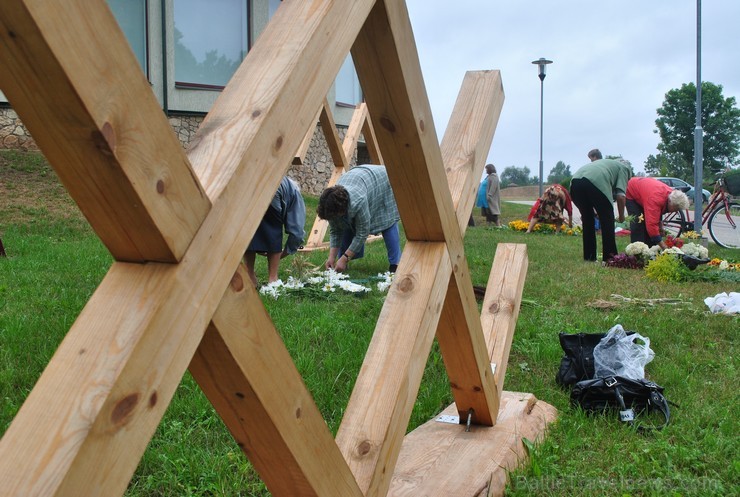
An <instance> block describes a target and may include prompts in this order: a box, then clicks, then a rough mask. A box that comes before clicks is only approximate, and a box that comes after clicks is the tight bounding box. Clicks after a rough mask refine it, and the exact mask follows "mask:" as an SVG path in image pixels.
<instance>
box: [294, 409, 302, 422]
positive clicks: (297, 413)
mask: <svg viewBox="0 0 740 497" xmlns="http://www.w3.org/2000/svg"><path fill="white" fill-rule="evenodd" d="M301 414H302V413H301V408H300V407H299V408H297V409H296V410H295V418H296V419H301Z"/></svg>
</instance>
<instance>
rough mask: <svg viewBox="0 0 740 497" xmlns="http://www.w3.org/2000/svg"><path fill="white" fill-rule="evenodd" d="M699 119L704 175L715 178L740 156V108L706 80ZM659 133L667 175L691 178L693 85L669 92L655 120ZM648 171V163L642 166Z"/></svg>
mask: <svg viewBox="0 0 740 497" xmlns="http://www.w3.org/2000/svg"><path fill="white" fill-rule="evenodd" d="M701 91H702V98H701V119H702V129H703V131H704V138H703V149H704V153H703V164H704V171H703V174H704V175H705V176H708V177H715V176H716V175H717V173H719V172H721V171H722V170H723V169H725V168H726V167H728V166H731V165H732V164H733V163H735V162H737V160H738V154H740V109H738V108H737V107H736V106H735V97H729V98H724V97H723V96H722V85H715V84H714V83H710V82H708V81H704V82H702V84H701ZM655 126H656V127H657V129H656V130H655V132H656V133H659V134H660V140H661V143H660V144H659V145H658V150H659V151H660V152H661V154H663V156H664V158H665V159H667V160H668V161H669V162H668V164H662V165H665V166H667V168H668V169H667V172H668V173H669V175H670V176H677V177H679V178H683V179H691V178H692V177H693V171H694V166H693V164H694V128H695V127H696V85H695V84H694V83H687V84H684V85H682V86H681V88H678V89H673V90H670V91H669V92H668V93H666V95H665V100H664V101H663V106H662V107H661V108H659V109H658V119H656V121H655ZM645 167H646V170H647V163H646V164H645Z"/></svg>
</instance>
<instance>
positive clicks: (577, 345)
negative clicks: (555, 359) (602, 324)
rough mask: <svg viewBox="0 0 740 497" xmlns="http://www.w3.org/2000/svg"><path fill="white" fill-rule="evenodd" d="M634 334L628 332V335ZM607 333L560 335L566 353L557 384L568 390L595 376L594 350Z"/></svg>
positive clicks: (559, 369) (561, 362)
mask: <svg viewBox="0 0 740 497" xmlns="http://www.w3.org/2000/svg"><path fill="white" fill-rule="evenodd" d="M632 334H634V332H633V331H628V332H627V335H632ZM605 336H606V333H562V332H561V333H560V335H559V338H560V347H561V348H562V349H563V352H564V353H565V354H564V355H563V358H562V359H561V360H560V367H559V368H558V372H557V373H556V374H555V382H556V383H557V384H558V385H560V386H561V387H563V388H568V387H570V386H573V385H575V384H576V383H578V382H579V381H582V380H590V379H591V378H593V377H594V375H595V370H594V348H595V347H596V346H597V345H598V344H599V342H601V339H602V338H604V337H605Z"/></svg>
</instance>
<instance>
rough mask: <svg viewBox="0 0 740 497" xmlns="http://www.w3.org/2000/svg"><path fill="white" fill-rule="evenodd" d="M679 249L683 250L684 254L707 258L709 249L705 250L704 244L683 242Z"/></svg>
mask: <svg viewBox="0 0 740 497" xmlns="http://www.w3.org/2000/svg"><path fill="white" fill-rule="evenodd" d="M681 250H683V253H684V254H686V255H691V256H694V257H697V258H699V259H708V258H709V250H707V248H706V247H705V246H703V245H699V244H697V243H693V242H689V243H684V245H683V247H681Z"/></svg>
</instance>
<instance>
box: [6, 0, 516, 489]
mask: <svg viewBox="0 0 740 497" xmlns="http://www.w3.org/2000/svg"><path fill="white" fill-rule="evenodd" d="M350 48H351V51H352V56H353V59H354V61H355V65H356V68H357V72H358V75H359V79H360V82H361V84H362V87H363V90H364V92H365V95H366V101H367V108H368V112H369V113H370V114H371V115H372V116H373V122H374V123H376V133H377V140H378V144H379V147H380V151H381V152H382V155H383V157H384V159H385V164H386V167H387V169H388V174H389V177H390V180H391V184H392V186H393V189H394V192H395V195H396V198H397V203H398V206H399V211H400V213H401V218H402V221H403V224H404V228H405V232H406V236H407V239H408V242H407V243H406V246H405V248H404V251H403V256H402V260H401V263H400V265H399V273H398V274H397V275H396V277H395V281H394V283H393V285H392V287H391V289H390V291H389V294H388V296H387V299H386V302H385V305H384V307H383V309H382V311H381V314H380V317H379V320H378V323H377V326H376V329H375V333H374V335H373V338H372V341H371V343H370V346H369V349H368V352H367V356H366V358H365V361H364V363H363V366H362V369H361V371H360V374H359V377H358V379H357V382H356V385H355V388H354V391H353V393H352V396H351V399H350V401H349V405H348V406H347V409H346V413H345V415H344V418H343V421H342V423H341V426H340V428H339V432H338V434H337V437H336V440H335V439H334V438H333V437H332V435H331V433H330V432H329V430H328V428H327V426H326V424H325V422H324V420H323V419H322V418H321V415H320V413H319V411H318V409H317V407H316V406H315V404H314V402H313V399H312V398H311V396H310V394H309V392H308V391H307V389H306V387H305V386H304V384H303V381H302V379H301V377H300V375H299V373H298V371H297V369H296V368H295V366H294V364H293V362H292V360H291V358H290V356H289V354H288V352H287V350H286V349H285V346H284V345H283V343H282V341H281V340H280V338H279V335H278V334H277V332H276V330H275V327H274V325H273V324H272V322H271V320H270V319H269V316H268V315H267V313H266V311H265V309H264V307H263V305H262V303H261V300H260V298H259V296H258V295H257V293H256V292H255V291H254V289H253V288H252V287H251V285H249V284H247V282H248V278H247V277H246V275H245V273H244V271H243V269H242V267H241V266H240V260H241V256H242V254H243V251H244V248H245V247H246V246H247V245H248V243H249V241H250V239H251V237H252V235H253V234H254V232H255V230H256V228H257V226H258V224H259V222H260V220H261V218H262V214H263V213H264V211H265V208H266V206H267V205H268V204H269V202H270V199H271V198H272V195H273V192H274V191H275V190H276V188H277V186H278V183H279V181H280V179H281V177H282V175H283V174H284V172H285V170H286V169H287V165H288V164H289V163H290V162H291V159H292V157H293V155H294V152H295V151H296V150H297V149H298V148H299V145H300V142H301V140H302V138H303V136H304V135H305V133H306V131H307V130H308V129H309V127H310V126H313V125H314V123H315V121H312V119H313V118H314V117H315V116H316V109H317V108H319V106H320V105H321V102H322V99H323V98H324V95H326V93H327V91H328V89H329V87H330V85H331V83H332V80H333V78H334V75H335V74H336V73H337V72H338V70H339V68H340V66H341V63H342V61H343V60H344V58H345V56H346V54H347V52H348V51H349V50H350ZM0 66H2V71H0V88H2V91H3V92H4V93H5V94H6V95H7V96H8V98H9V100H10V102H11V103H12V105H13V106H14V108H15V109H16V111H17V112H18V114H19V115H20V116H21V118H22V119H23V121H24V123H25V124H26V126H27V127H28V128H29V130H30V131H31V132H32V134H33V136H34V138H35V139H36V141H37V143H38V144H39V146H40V148H41V149H42V150H43V151H44V153H45V155H46V157H47V158H48V160H49V162H50V163H51V165H52V166H53V167H54V169H55V170H56V172H57V174H58V175H59V177H60V179H61V181H62V182H63V184H64V185H65V187H66V188H67V189H68V191H69V192H70V194H71V196H72V197H73V198H74V200H75V201H76V202H77V204H78V205H79V207H80V209H81V210H82V212H83V213H84V215H85V216H86V218H87V219H88V220H89V222H90V224H91V226H92V228H93V229H94V230H95V232H96V233H97V234H98V235H99V237H100V239H101V240H102V241H103V243H104V244H105V245H106V247H107V248H108V250H109V251H110V252H111V254H112V255H113V258H114V263H113V264H112V266H111V268H110V270H109V271H108V273H107V274H106V276H105V277H104V278H103V281H102V282H101V283H100V286H99V287H98V288H97V290H96V291H95V292H94V294H93V295H92V297H91V298H90V300H89V302H88V303H87V305H86V306H85V307H84V309H83V310H82V312H81V314H80V315H79V317H78V318H77V320H76V321H75V323H74V324H73V325H72V327H71V329H70V330H69V332H68V333H67V335H66V337H65V338H64V340H63V341H62V343H61V345H60V347H59V349H58V350H57V351H56V353H55V355H54V356H53V358H52V359H51V361H50V363H49V365H48V366H47V368H46V369H45V371H44V372H43V374H42V376H41V378H40V379H39V381H38V383H37V384H36V386H35V387H34V389H33V390H32V392H31V393H30V394H29V396H28V398H27V399H26V401H25V403H24V404H23V406H22V407H21V409H20V411H19V412H18V414H17V416H16V418H15V419H14V421H13V422H12V424H11V425H10V427H9V428H8V430H7V431H6V433H5V434H4V436H3V438H2V441H0V494H2V495H3V496H5V495H8V496H10V495H12V496H24V497H26V496H31V495H38V496H51V495H56V496H80V495H102V496H109V495H120V494H122V493H123V492H124V491H125V489H126V486H127V484H128V482H129V480H130V478H131V476H132V474H133V473H134V470H135V469H136V466H137V464H138V462H139V460H140V458H141V455H142V454H143V452H144V450H145V448H146V445H147V443H148V441H149V440H150V438H151V437H152V435H153V433H154V431H155V429H156V427H157V425H158V423H159V422H160V420H161V418H162V415H163V413H164V411H165V409H166V407H167V405H168V404H169V402H170V401H171V399H172V396H173V394H174V392H175V390H176V387H177V385H178V383H179V381H180V380H181V378H182V375H183V374H184V372H185V370H186V369H187V368H188V367H189V368H190V371H191V372H192V374H193V376H194V377H195V379H196V380H197V382H198V383H199V385H200V386H201V388H202V389H203V390H204V392H205V393H206V395H207V396H208V398H209V399H210V401H211V402H212V403H213V405H214V407H215V408H216V410H217V412H218V413H219V415H220V416H221V417H222V418H223V420H224V421H225V423H226V425H227V427H228V428H229V430H230V431H231V433H232V434H233V436H234V438H235V439H236V441H237V443H238V444H239V446H240V447H241V448H242V449H243V451H244V452H245V453H246V455H247V456H248V457H249V459H250V461H251V462H252V463H253V465H254V466H255V468H256V469H257V471H258V472H259V474H260V476H261V477H262V478H263V480H264V481H265V483H266V485H267V487H268V488H269V489H270V491H271V492H272V493H273V494H274V495H286V496H299V495H300V496H310V495H320V496H342V497H346V496H360V495H374V496H382V495H386V493H387V492H388V490H389V488H390V486H391V478H392V475H393V470H394V467H395V466H396V462H397V460H398V458H399V453H400V451H401V445H402V440H403V438H404V433H405V430H406V426H407V424H408V420H409V418H410V415H411V410H412V407H413V404H414V401H415V398H416V394H417V391H418V388H419V385H420V382H421V378H422V373H423V370H424V365H425V362H426V360H427V357H428V354H429V351H430V348H431V345H432V341H433V339H434V337H435V334H436V336H437V337H438V339H439V342H440V344H441V346H442V353H443V356H444V361H445V365H446V367H447V371H448V374H449V377H450V382H451V385H452V387H453V393H454V397H455V405H456V409H457V411H458V412H459V413H460V414H464V415H467V414H468V413H471V417H472V422H473V423H475V424H477V425H488V426H491V425H493V424H495V422H496V419H497V413H498V412H499V406H500V398H501V389H502V384H503V377H504V374H505V369H506V358H507V357H508V347H509V346H510V343H511V337H510V334H511V333H510V331H509V332H508V333H509V334H508V336H503V337H496V336H493V335H492V333H493V334H495V333H496V330H495V329H496V324H495V323H490V322H489V324H488V325H487V328H488V329H487V330H486V334H484V329H483V325H482V324H481V323H482V321H483V322H484V324H485V322H486V320H485V319H481V317H480V316H479V315H478V312H477V307H476V303H475V298H474V295H473V287H472V284H471V280H470V274H469V271H468V266H467V263H466V260H465V253H464V251H463V243H462V239H463V233H464V230H465V226H466V225H467V220H468V217H469V214H470V212H471V208H472V202H473V192H474V190H475V187H476V185H477V182H478V178H480V174H481V170H482V168H483V162H484V160H485V156H486V154H487V150H488V148H489V146H490V142H491V139H492V136H493V131H494V128H495V123H496V121H497V119H498V115H499V112H500V109H501V105H502V101H503V90H502V86H501V81H500V77H499V74H498V72H496V71H482V72H473V73H468V74H467V75H466V76H465V80H464V82H463V86H462V90H461V92H460V96H459V97H458V101H457V103H456V106H455V110H454V112H453V117H452V119H451V122H450V124H449V126H448V128H447V132H446V134H445V137H444V139H443V140H442V144H441V147H440V145H439V144H438V140H437V135H436V131H435V128H434V123H433V121H432V114H431V110H430V107H429V102H428V100H427V96H426V92H425V88H424V84H423V81H422V75H421V69H420V66H419V61H418V56H417V53H416V48H415V44H414V39H413V35H412V30H411V25H410V22H409V19H408V13H407V11H406V6H405V3H404V2H403V1H402V0H377V1H374V0H353V1H351V2H345V1H341V2H337V1H332V0H286V1H284V2H283V5H282V6H281V7H280V8H279V9H278V11H277V13H276V15H275V17H274V18H273V20H272V21H271V22H270V24H269V25H268V27H267V29H266V30H265V32H264V33H263V34H262V35H261V37H260V39H259V42H258V43H256V44H255V46H254V48H253V50H251V51H250V52H249V55H248V56H247V58H246V59H245V61H244V62H243V64H242V65H241V67H240V68H239V70H238V71H237V72H236V74H235V75H234V77H233V78H232V80H231V81H230V82H229V84H228V86H227V87H226V88H225V90H224V91H223V93H222V94H221V95H220V97H219V99H218V100H217V102H216V103H215V104H214V106H213V108H212V109H211V111H210V112H209V114H208V116H207V117H206V119H205V120H204V122H203V124H202V126H201V128H200V130H199V131H198V133H197V135H196V137H195V140H194V142H193V143H192V144H191V148H190V149H189V151H188V153H187V154H185V153H184V152H183V151H182V149H181V147H180V144H179V143H178V141H177V139H176V137H175V135H174V134H173V133H172V130H171V129H170V127H169V125H168V123H167V120H166V118H165V116H164V115H163V114H162V112H161V109H160V108H159V107H158V105H157V102H156V100H155V99H154V96H153V95H152V92H151V90H150V88H149V86H148V84H147V82H146V80H145V79H144V76H143V75H142V74H141V72H140V70H139V68H138V65H137V63H136V61H135V59H134V57H133V55H132V54H131V52H130V50H129V49H128V45H127V43H126V40H125V38H124V36H123V34H122V33H121V32H120V30H119V29H118V27H117V24H116V22H115V20H114V18H113V16H112V15H111V13H110V12H109V10H108V8H107V6H106V3H105V1H104V0H68V1H66V2H47V1H44V0H3V1H2V2H0ZM514 251H515V252H517V253H518V254H519V255H518V256H517V257H514V258H512V260H518V261H519V262H518V264H519V269H520V271H519V273H520V274H521V270H524V271H525V270H526V254H524V255H523V256H522V254H523V252H522V250H521V249H517V248H516V247H515V248H514ZM522 283H523V276H521V278H520V281H519V282H518V285H515V286H517V287H518V288H519V291H521V284H522ZM490 285H491V282H490V281H489V288H490ZM484 305H486V306H488V307H487V309H489V311H492V310H494V309H496V308H497V307H498V306H500V303H496V302H493V303H491V302H489V303H488V304H484ZM485 312H486V311H485V309H484V313H485ZM507 312H508V313H509V314H510V316H513V318H514V321H515V318H516V313H517V312H518V297H516V296H514V297H513V300H510V301H509V305H508V311H507ZM510 322H511V321H510V320H509V323H510ZM509 328H510V329H511V331H513V325H511V324H510V325H509ZM492 361H493V362H495V363H496V368H495V372H494V371H493V369H492V368H491V362H492Z"/></svg>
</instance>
